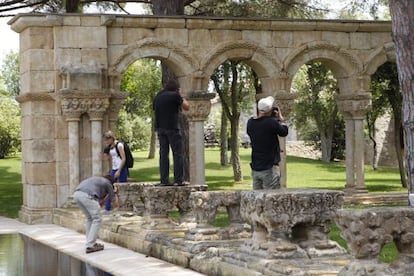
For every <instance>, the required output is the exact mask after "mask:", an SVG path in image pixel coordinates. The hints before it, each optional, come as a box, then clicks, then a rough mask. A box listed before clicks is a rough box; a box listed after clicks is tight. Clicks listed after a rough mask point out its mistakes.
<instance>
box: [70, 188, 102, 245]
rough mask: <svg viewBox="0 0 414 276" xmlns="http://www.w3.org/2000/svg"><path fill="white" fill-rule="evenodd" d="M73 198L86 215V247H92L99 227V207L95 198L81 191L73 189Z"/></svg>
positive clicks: (100, 220) (100, 219)
mask: <svg viewBox="0 0 414 276" xmlns="http://www.w3.org/2000/svg"><path fill="white" fill-rule="evenodd" d="M73 198H74V199H75V201H76V203H77V204H78V206H79V208H80V209H81V210H82V212H83V213H84V214H85V217H86V225H85V226H86V227H85V232H86V247H92V246H93V245H94V244H95V243H96V239H97V238H98V232H99V228H100V227H101V222H102V218H101V213H100V211H101V207H100V206H99V202H98V200H97V199H95V198H94V197H93V196H90V195H88V194H87V193H85V192H82V191H75V193H74V194H73Z"/></svg>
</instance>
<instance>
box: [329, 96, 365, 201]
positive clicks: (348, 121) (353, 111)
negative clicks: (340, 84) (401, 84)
mask: <svg viewBox="0 0 414 276" xmlns="http://www.w3.org/2000/svg"><path fill="white" fill-rule="evenodd" d="M336 100H337V104H338V108H339V110H340V111H341V112H342V113H343V114H344V117H345V130H346V133H345V139H346V186H345V192H346V193H347V194H348V195H352V194H354V193H366V192H367V188H366V186H365V177H364V143H365V139H364V118H365V114H366V113H367V112H368V111H369V110H370V109H371V94H370V93H359V94H346V95H339V96H337V98H336Z"/></svg>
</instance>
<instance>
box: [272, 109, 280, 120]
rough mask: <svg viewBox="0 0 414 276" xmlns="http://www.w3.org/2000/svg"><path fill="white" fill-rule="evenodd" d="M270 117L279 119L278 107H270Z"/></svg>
mask: <svg viewBox="0 0 414 276" xmlns="http://www.w3.org/2000/svg"><path fill="white" fill-rule="evenodd" d="M272 117H275V118H279V107H277V106H274V107H272Z"/></svg>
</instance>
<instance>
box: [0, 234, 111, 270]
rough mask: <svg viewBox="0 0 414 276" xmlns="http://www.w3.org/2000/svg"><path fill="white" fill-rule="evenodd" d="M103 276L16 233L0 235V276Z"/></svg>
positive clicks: (91, 267) (91, 268)
mask: <svg viewBox="0 0 414 276" xmlns="http://www.w3.org/2000/svg"><path fill="white" fill-rule="evenodd" d="M22 275H24V276H56V275H59V276H72V275H77V276H101V275H102V276H105V275H108V274H105V272H103V271H102V270H99V269H98V268H96V267H93V266H91V265H89V264H86V263H84V262H82V261H79V260H77V259H75V258H72V257H70V256H68V255H66V254H64V253H63V252H59V251H57V250H55V249H53V248H51V247H49V246H46V245H44V244H42V243H40V242H37V241H35V240H33V239H31V238H28V237H26V236H23V235H19V234H6V235H0V276H22Z"/></svg>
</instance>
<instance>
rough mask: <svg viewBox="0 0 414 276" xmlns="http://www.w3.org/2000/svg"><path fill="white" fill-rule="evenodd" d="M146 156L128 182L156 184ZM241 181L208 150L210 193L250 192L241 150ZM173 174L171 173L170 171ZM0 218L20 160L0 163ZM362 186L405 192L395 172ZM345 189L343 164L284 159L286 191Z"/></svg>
mask: <svg viewBox="0 0 414 276" xmlns="http://www.w3.org/2000/svg"><path fill="white" fill-rule="evenodd" d="M147 154H148V153H147V152H134V158H135V164H134V168H133V169H131V170H130V177H131V181H134V182H147V181H150V182H156V181H159V171H158V156H156V158H155V159H148V158H147ZM240 158H241V161H242V170H243V181H241V182H240V183H235V182H234V181H233V170H232V167H231V166H226V167H222V166H220V164H219V160H220V152H219V149H215V148H209V149H206V151H205V163H206V169H205V174H206V183H207V185H208V189H209V190H226V189H227V190H250V189H251V186H252V185H251V177H250V167H249V162H250V149H244V148H241V149H240ZM170 171H171V173H172V169H171V170H170ZM0 173H1V176H2V177H0V215H1V216H6V217H11V218H16V217H17V216H18V211H19V209H20V206H21V205H22V184H21V159H20V157H19V156H17V157H10V158H6V159H0ZM365 183H366V186H367V189H368V191H369V192H372V193H385V192H407V189H405V188H402V187H401V183H400V177H399V173H398V169H396V168H379V169H377V170H375V171H374V170H373V169H372V168H371V167H370V166H366V167H365ZM344 186H345V164H344V162H335V163H322V162H320V161H318V160H311V159H307V158H300V157H294V156H288V158H287V187H288V188H317V189H332V190H343V188H344ZM227 223H228V221H227V214H218V215H217V219H216V226H225V225H227ZM330 238H331V239H332V240H335V241H337V242H338V243H339V244H341V245H342V246H344V247H345V248H346V243H345V241H344V240H342V239H341V238H340V235H339V230H338V229H337V228H336V226H335V225H332V231H331V233H330ZM396 258H397V250H396V248H395V245H394V244H393V243H390V244H388V245H387V246H385V247H384V248H383V250H382V254H381V259H382V260H383V261H386V262H390V261H393V260H395V259H396Z"/></svg>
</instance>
